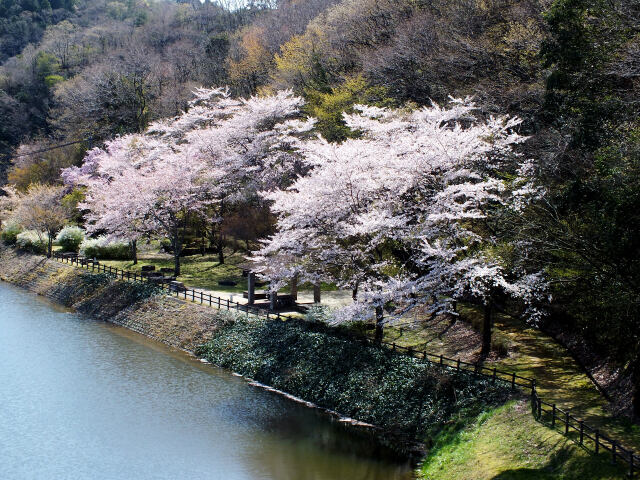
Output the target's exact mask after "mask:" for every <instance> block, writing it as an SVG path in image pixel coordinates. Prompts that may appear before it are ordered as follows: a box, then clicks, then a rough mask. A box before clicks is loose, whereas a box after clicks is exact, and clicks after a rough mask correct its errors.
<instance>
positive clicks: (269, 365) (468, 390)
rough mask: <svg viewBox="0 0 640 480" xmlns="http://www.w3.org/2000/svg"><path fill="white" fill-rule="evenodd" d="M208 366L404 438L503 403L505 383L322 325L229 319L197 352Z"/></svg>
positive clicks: (507, 391) (429, 432) (425, 435)
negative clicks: (451, 369) (355, 338)
mask: <svg viewBox="0 0 640 480" xmlns="http://www.w3.org/2000/svg"><path fill="white" fill-rule="evenodd" d="M196 354H197V355H199V356H202V357H204V358H206V359H207V360H208V361H210V362H211V363H213V364H215V365H218V366H221V367H223V368H228V369H230V370H233V371H234V372H237V373H240V374H242V375H243V376H245V377H248V378H251V379H253V380H256V381H258V382H260V383H263V384H266V385H270V386H272V387H274V388H277V389H279V390H282V391H285V392H288V393H291V394H293V395H295V396H297V397H300V398H303V399H305V400H308V401H310V402H313V403H314V404H316V405H318V406H320V407H323V408H327V409H330V410H333V411H336V412H339V413H340V414H342V415H344V416H347V417H351V418H355V419H357V420H359V421H362V422H366V423H370V424H373V425H377V426H380V427H381V428H383V429H384V430H387V431H390V432H393V433H396V434H402V435H404V436H406V437H407V439H408V438H414V439H420V440H424V439H427V441H428V439H429V438H430V437H431V436H433V435H435V433H436V432H437V431H438V430H439V429H440V428H441V427H442V425H444V424H445V423H446V422H448V421H449V420H450V419H451V417H452V416H453V415H459V414H461V413H462V412H465V413H467V412H468V413H469V414H472V412H476V413H477V412H478V411H480V410H482V409H483V408H485V407H486V406H487V405H499V404H502V403H504V402H505V401H506V400H507V399H508V398H509V397H510V395H511V392H510V389H509V388H508V387H506V386H504V385H500V384H496V383H493V382H492V381H491V380H490V379H486V378H481V377H477V376H474V375H473V374H472V373H469V372H464V371H461V372H459V373H457V374H455V375H452V374H449V373H447V372H445V371H443V370H442V369H441V368H439V367H438V366H436V365H433V364H432V363H429V362H424V361H422V360H420V359H416V358H412V357H409V356H406V355H397V354H395V353H394V352H392V351H390V350H387V349H383V348H379V347H376V346H374V345H371V344H369V343H365V342H354V341H353V340H352V339H348V338H345V337H343V336H340V335H335V334H332V333H331V331H330V329H329V328H327V327H326V326H324V325H320V324H318V325H312V324H309V323H307V322H290V321H286V322H284V321H281V320H274V319H269V320H267V319H265V318H250V319H247V318H246V317H243V316H239V315H233V314H231V315H227V321H226V322H225V323H224V325H221V326H220V328H218V329H217V330H216V332H214V334H213V338H212V339H211V340H210V341H209V342H207V343H206V344H204V345H202V346H201V347H199V348H198V349H197V350H196Z"/></svg>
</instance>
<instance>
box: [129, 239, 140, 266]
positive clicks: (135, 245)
mask: <svg viewBox="0 0 640 480" xmlns="http://www.w3.org/2000/svg"><path fill="white" fill-rule="evenodd" d="M129 248H130V249H131V260H133V264H134V265H137V264H138V241H137V240H131V241H130V242H129Z"/></svg>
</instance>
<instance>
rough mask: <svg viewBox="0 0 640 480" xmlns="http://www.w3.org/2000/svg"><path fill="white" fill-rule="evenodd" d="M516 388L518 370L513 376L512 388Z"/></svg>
mask: <svg viewBox="0 0 640 480" xmlns="http://www.w3.org/2000/svg"><path fill="white" fill-rule="evenodd" d="M515 389H516V372H513V375H512V377H511V390H515Z"/></svg>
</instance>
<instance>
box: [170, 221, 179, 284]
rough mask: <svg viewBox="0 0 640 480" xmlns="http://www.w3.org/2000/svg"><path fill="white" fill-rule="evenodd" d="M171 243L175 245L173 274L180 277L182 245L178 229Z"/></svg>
mask: <svg viewBox="0 0 640 480" xmlns="http://www.w3.org/2000/svg"><path fill="white" fill-rule="evenodd" d="M171 243H172V244H173V274H174V275H175V276H176V277H177V276H178V275H180V254H181V253H182V243H181V242H180V237H179V233H178V231H177V229H176V232H175V236H174V237H173V239H172V240H171Z"/></svg>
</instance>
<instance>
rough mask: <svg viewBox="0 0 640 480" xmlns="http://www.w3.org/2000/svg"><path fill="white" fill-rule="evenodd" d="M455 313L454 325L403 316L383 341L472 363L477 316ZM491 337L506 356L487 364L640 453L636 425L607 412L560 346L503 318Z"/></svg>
mask: <svg viewBox="0 0 640 480" xmlns="http://www.w3.org/2000/svg"><path fill="white" fill-rule="evenodd" d="M459 311H460V314H461V317H462V319H463V320H462V321H457V322H455V323H451V322H450V320H449V319H447V318H444V317H438V318H436V319H433V320H429V321H422V322H419V321H418V322H417V321H416V319H415V318H408V319H406V321H405V322H402V323H401V324H399V325H397V326H394V327H391V328H387V329H386V332H385V340H387V341H390V342H396V343H397V344H398V345H402V346H411V347H415V348H418V349H421V350H422V349H426V350H428V351H430V352H434V353H436V354H443V355H445V356H448V357H451V358H458V357H459V358H461V359H462V360H466V361H475V360H476V359H477V358H478V356H479V353H480V345H481V343H480V342H481V338H480V334H479V333H478V332H477V331H476V330H475V329H474V328H472V324H473V323H474V322H475V323H476V324H479V322H480V321H481V318H482V312H481V311H480V310H479V309H477V308H476V307H472V306H460V307H459ZM416 324H417V327H416V326H415V325H416ZM494 337H495V338H497V339H498V343H500V344H501V345H504V346H505V347H507V346H508V354H507V355H506V356H497V355H496V356H492V357H490V358H489V360H488V361H487V365H491V366H496V367H497V368H498V369H502V370H506V371H509V372H516V373H517V374H518V375H521V376H523V377H533V378H536V379H537V381H538V392H539V394H540V396H541V397H542V399H543V400H545V401H546V402H549V403H556V404H557V405H558V407H559V408H562V409H565V410H566V409H569V410H570V411H571V412H572V414H573V415H574V416H575V417H577V418H581V419H583V420H584V421H585V422H586V423H587V424H589V425H591V426H593V427H595V428H599V429H601V430H602V431H603V432H606V433H607V434H609V435H610V436H612V437H614V438H615V439H617V440H618V441H620V442H621V443H623V444H624V445H626V446H628V447H631V448H633V449H635V450H636V452H638V451H640V426H639V425H636V424H632V423H631V422H630V421H628V420H625V419H620V418H616V417H614V416H613V415H612V414H611V413H610V412H609V411H608V409H607V407H608V402H607V400H606V399H605V398H604V397H603V396H602V394H601V393H600V392H599V391H598V389H597V388H596V387H595V385H594V384H593V383H592V382H591V380H590V379H589V377H588V376H587V375H586V373H585V372H584V371H583V370H582V369H581V368H580V366H579V365H578V363H577V362H576V361H575V360H574V359H573V357H571V355H569V353H568V352H567V350H566V349H565V348H564V347H563V346H561V345H559V344H558V343H556V342H555V341H554V340H553V339H552V338H551V337H549V336H548V335H546V334H544V333H543V332H541V331H539V330H537V329H534V328H531V327H530V326H528V325H526V324H524V322H522V321H521V320H518V319H515V318H513V317H510V316H507V315H496V318H495V328H494Z"/></svg>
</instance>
